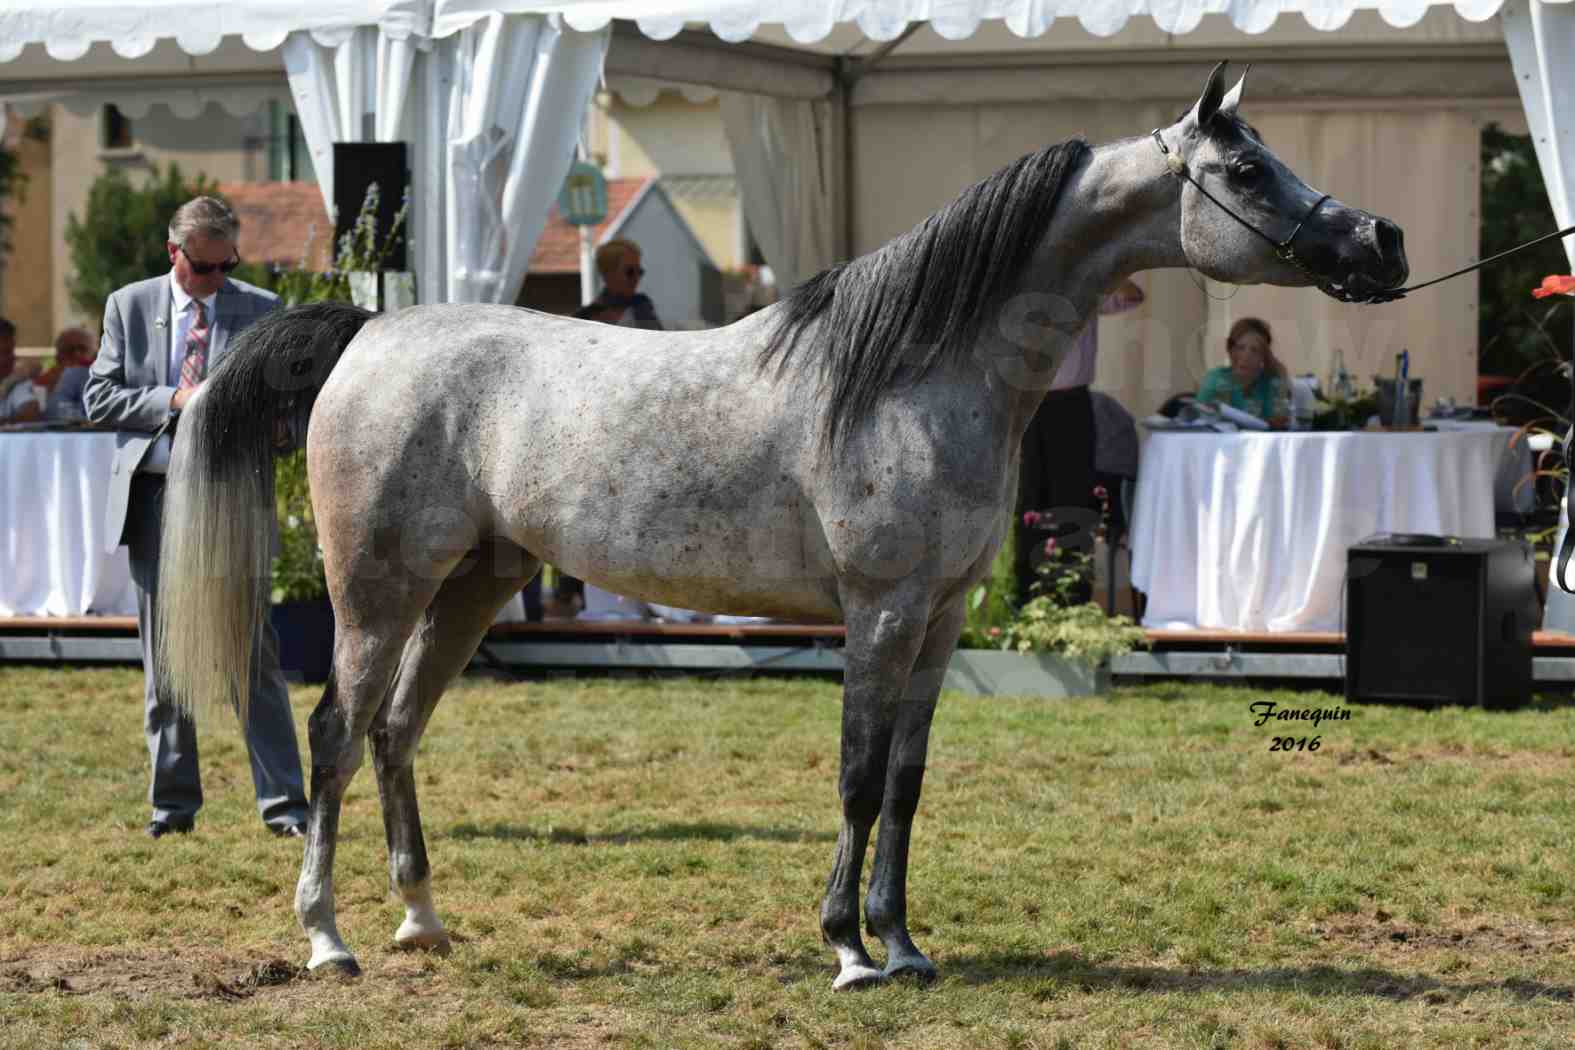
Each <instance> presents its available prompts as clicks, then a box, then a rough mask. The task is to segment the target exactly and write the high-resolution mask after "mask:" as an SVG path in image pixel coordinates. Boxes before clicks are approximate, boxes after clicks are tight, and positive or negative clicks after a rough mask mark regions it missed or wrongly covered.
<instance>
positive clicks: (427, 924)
mask: <svg viewBox="0 0 1575 1050" xmlns="http://www.w3.org/2000/svg"><path fill="white" fill-rule="evenodd" d="M400 896H401V897H403V898H404V899H405V921H404V922H402V923H400V924H399V929H397V930H395V931H394V943H395V944H396V945H398V946H399V947H401V948H404V949H407V950H411V951H429V952H436V953H437V954H438V955H447V954H448V953H449V951H450V950H451V949H452V947H453V946H452V945H450V944H449V940H448V931H447V930H445V929H444V928H443V920H442V919H440V918H438V917H437V912H436V911H435V910H434V909H433V907H432V883H431V882H430V881H427V880H423V881H421V882H418V883H416V884H415V885H413V886H406V887H403V888H402V889H401V890H400Z"/></svg>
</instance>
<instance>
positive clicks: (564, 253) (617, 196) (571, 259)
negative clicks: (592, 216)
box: [530, 177, 655, 274]
mask: <svg viewBox="0 0 1575 1050" xmlns="http://www.w3.org/2000/svg"><path fill="white" fill-rule="evenodd" d="M654 181H655V179H654V177H653V178H643V179H608V180H607V218H606V219H604V220H603V221H602V222H601V224H600V225H597V226H592V227H591V243H592V244H593V245H594V244H598V243H600V242H601V239H602V235H603V234H605V233H606V232H607V228H608V227H609V226H612V225H613V224H614V223H616V222H617V221H618V217H619V216H621V215H622V214H623V213H624V211H626V210H627V209H628V207H629V205H630V204H632V203H634V199H635V198H636V197H638V196H639V195H640V191H641V190H643V189H645V187H646V184H647V183H650V182H654ZM530 272H531V273H535V274H545V273H579V272H580V228H579V227H578V226H571V225H569V224H568V223H566V222H564V221H563V219H562V218H561V217H560V216H559V215H558V206H557V205H556V204H554V205H553V206H552V214H550V215H548V216H547V227H546V229H544V230H542V231H541V239H540V240H539V241H537V242H536V251H535V252H534V253H532V254H531V257H530Z"/></svg>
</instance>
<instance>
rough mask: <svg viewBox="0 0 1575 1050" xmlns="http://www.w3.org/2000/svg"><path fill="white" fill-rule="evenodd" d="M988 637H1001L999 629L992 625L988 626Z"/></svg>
mask: <svg viewBox="0 0 1575 1050" xmlns="http://www.w3.org/2000/svg"><path fill="white" fill-rule="evenodd" d="M990 637H991V638H999V637H1001V629H1000V628H999V627H992V628H990Z"/></svg>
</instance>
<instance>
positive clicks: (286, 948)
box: [0, 669, 1575, 1050]
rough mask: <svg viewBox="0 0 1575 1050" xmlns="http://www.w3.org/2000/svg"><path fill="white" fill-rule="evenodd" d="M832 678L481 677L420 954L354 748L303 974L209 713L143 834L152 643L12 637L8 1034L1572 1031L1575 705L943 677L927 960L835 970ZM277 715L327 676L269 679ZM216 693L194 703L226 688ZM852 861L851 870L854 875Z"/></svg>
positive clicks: (380, 1043)
mask: <svg viewBox="0 0 1575 1050" xmlns="http://www.w3.org/2000/svg"><path fill="white" fill-rule="evenodd" d="M839 695H840V694H839V689H838V687H837V686H835V685H834V684H832V683H829V682H825V681H806V680H789V679H779V680H754V681H748V680H731V679H722V680H710V681H704V682H698V681H694V680H678V679H670V680H632V679H581V680H557V681H552V682H542V683H531V684H526V685H517V684H499V683H497V682H492V681H486V680H473V681H466V682H464V683H462V684H460V685H458V686H456V687H455V689H454V690H452V691H451V692H450V694H449V696H448V697H447V699H446V700H445V701H444V703H443V705H442V706H441V707H440V708H439V709H438V713H437V715H436V717H435V718H434V720H433V724H432V727H431V729H430V730H429V732H428V734H427V737H426V740H425V741H424V742H423V746H422V754H421V758H420V760H419V762H418V765H417V777H418V782H419V784H420V789H421V803H422V809H423V812H424V814H425V817H426V824H425V826H426V835H427V842H428V845H429V849H430V852H431V855H432V863H433V869H434V884H435V888H436V893H437V900H438V908H439V911H440V913H441V914H442V915H443V917H444V918H445V920H446V921H447V922H448V923H449V926H450V929H451V930H452V931H453V932H454V934H455V939H456V945H455V950H454V953H453V954H452V955H451V956H450V957H448V958H444V959H440V958H434V957H430V956H425V955H408V954H402V953H399V952H396V951H395V950H394V949H393V948H392V934H393V931H394V928H395V927H396V926H397V925H398V923H399V920H400V918H401V916H402V909H401V908H400V906H399V904H398V902H397V900H396V899H395V898H394V897H393V896H392V895H391V894H390V893H389V892H388V888H387V861H386V855H385V849H384V844H383V833H382V822H381V817H380V814H379V811H378V802H377V790H376V783H375V779H374V777H373V775H372V771H371V768H370V762H368V765H367V767H366V768H364V769H363V770H362V772H361V773H360V775H359V776H358V778H357V779H356V782H355V784H354V786H353V787H352V789H351V794H350V797H349V799H348V800H347V802H346V805H345V816H344V822H343V826H342V837H341V845H340V851H339V860H338V869H337V876H338V878H337V886H336V888H337V892H338V899H339V920H340V928H341V930H342V931H343V932H344V934H345V936H346V939H347V940H348V941H349V943H350V945H351V947H352V948H353V949H354V950H355V951H356V952H357V953H358V955H359V957H360V960H361V963H362V965H363V966H364V967H365V970H366V974H365V976H364V977H362V978H361V979H360V980H358V981H345V980H342V979H338V978H326V979H312V978H309V977H307V976H305V975H304V974H303V973H301V972H300V970H299V967H300V965H301V964H302V963H304V961H305V959H306V955H307V946H306V942H305V939H304V938H303V937H302V936H301V934H300V932H299V930H298V928H297V927H296V923H295V918H294V915H293V913H292V910H291V901H292V899H293V893H294V887H295V879H296V876H297V874H298V869H299V861H300V846H299V844H298V843H296V842H291V841H288V840H278V839H274V838H272V837H271V836H269V835H267V834H266V833H265V831H264V830H263V828H262V825H261V823H260V821H259V820H258V819H257V816H256V813H255V810H254V808H253V804H252V790H251V782H250V776H249V773H248V772H247V767H246V761H245V753H244V750H243V748H242V747H241V745H240V741H239V739H238V735H237V733H236V731H235V728H234V726H233V723H222V724H211V725H208V726H206V727H205V728H204V730H203V735H202V747H203V751H202V764H203V776H204V785H205V788H206V791H207V796H208V804H207V806H206V808H204V810H203V811H202V813H201V815H200V816H199V817H198V823H197V830H196V832H195V833H194V834H192V835H189V836H179V837H172V838H166V839H164V840H161V841H159V842H156V843H155V842H153V841H151V840H149V839H147V838H146V837H145V836H144V835H143V833H142V826H143V823H144V822H145V821H146V819H147V806H146V802H145V792H146V775H147V755H146V752H145V750H144V746H143V742H142V734H141V677H140V673H138V672H135V671H131V670H125V669H114V670H88V671H55V670H47V669H9V670H0V740H3V741H4V746H3V748H0V800H3V804H0V836H3V842H4V846H3V848H0V1046H3V1047H22V1046H27V1047H49V1048H55V1047H100V1046H155V1045H156V1046H161V1047H162V1046H181V1047H196V1046H210V1045H212V1046H217V1045H223V1046H231V1047H241V1046H245V1047H253V1046H269V1047H272V1046H278V1047H355V1048H379V1047H388V1048H400V1050H407V1048H417V1047H461V1046H512V1045H536V1046H544V1047H604V1046H607V1047H635V1046H650V1047H667V1046H731V1047H774V1046H787V1047H855V1048H874V1047H883V1046H891V1047H904V1048H909V1047H918V1048H927V1047H1045V1048H1051V1047H1235V1046H1242V1047H1370V1048H1375V1050H1377V1048H1383V1050H1388V1048H1395V1047H1450V1048H1453V1047H1463V1046H1484V1047H1486V1046H1492V1047H1500V1046H1506V1047H1511V1046H1512V1047H1549V1048H1553V1047H1558V1048H1565V1047H1568V1046H1570V1045H1571V1043H1572V1041H1575V871H1572V865H1571V858H1572V852H1575V850H1572V847H1575V843H1572V837H1575V831H1572V828H1575V821H1572V815H1575V812H1572V811H1575V807H1572V791H1571V788H1572V773H1575V731H1572V730H1575V706H1571V705H1570V704H1569V703H1568V702H1567V701H1564V700H1559V699H1550V700H1548V701H1546V702H1544V703H1541V704H1539V705H1537V706H1535V707H1534V708H1532V709H1528V710H1524V711H1520V712H1516V713H1509V714H1489V713H1485V712H1480V711H1474V710H1470V711H1467V710H1459V709H1446V710H1443V711H1437V712H1431V713H1429V712H1419V711H1412V710H1407V709H1394V708H1369V707H1362V708H1357V709H1355V711H1354V717H1353V718H1352V719H1351V720H1350V721H1343V722H1333V723H1325V724H1324V725H1323V726H1322V727H1320V730H1318V731H1315V730H1313V729H1312V728H1311V727H1310V726H1308V725H1306V724H1305V723H1301V724H1297V725H1296V726H1295V729H1296V736H1298V737H1302V736H1311V735H1313V734H1314V733H1315V732H1317V734H1318V735H1319V736H1320V737H1321V741H1320V747H1319V749H1318V750H1317V751H1315V752H1311V753H1309V752H1306V751H1299V752H1294V751H1293V752H1291V753H1281V752H1272V753H1271V752H1270V751H1269V747H1270V742H1271V738H1272V737H1273V736H1276V735H1283V733H1284V732H1285V731H1286V730H1285V728H1283V727H1282V726H1280V725H1279V724H1276V723H1270V724H1269V725H1266V726H1262V727H1259V726H1255V725H1254V724H1253V721H1254V719H1253V716H1252V714H1251V712H1250V711H1249V710H1248V705H1249V704H1251V703H1252V702H1254V701H1258V700H1264V699H1273V700H1275V701H1277V702H1278V703H1280V704H1282V705H1293V706H1298V707H1300V706H1319V707H1331V706H1334V705H1336V704H1337V703H1339V700H1338V699H1337V698H1336V697H1334V696H1330V695H1328V694H1322V693H1310V692H1273V693H1270V692H1265V691H1262V690H1255V689H1250V688H1225V687H1219V686H1208V685H1200V684H1194V683H1179V682H1178V683H1166V684H1156V685H1150V686H1145V687H1142V688H1131V689H1118V690H1116V691H1114V692H1113V693H1112V694H1110V695H1108V696H1105V697H1100V698H1095V699H1088V700H1076V701H1054V702H1048V701H1035V700H999V699H997V700H977V699H969V698H965V697H962V696H958V695H951V694H948V696H947V697H946V698H944V699H943V701H942V706H941V710H940V713H939V715H938V716H937V719H936V727H935V731H934V734H933V736H932V745H931V751H930V759H931V761H930V771H929V776H928V780H927V782H926V785H925V787H926V792H925V798H924V802H923V804H922V805H921V807H920V810H919V820H918V823H917V824H916V830H915V834H914V860H913V866H912V872H911V876H910V881H909V887H910V918H911V921H912V926H913V929H914V935H915V939H916V940H917V941H918V942H919V944H920V946H921V947H923V948H924V949H925V950H926V951H928V952H929V953H930V955H931V956H932V958H934V959H935V961H936V963H937V964H938V965H939V967H940V969H941V979H940V980H939V981H938V982H936V983H935V984H933V985H930V986H928V987H925V986H920V985H916V984H912V983H901V984H897V985H894V986H889V987H885V988H879V989H873V990H868V991H863V992H856V993H852V994H834V993H833V992H832V991H831V980H832V977H833V976H834V975H835V966H834V964H833V959H832V956H831V953H830V952H829V951H828V950H827V949H825V948H824V947H823V946H822V945H821V943H820V935H819V929H818V924H817V918H816V913H817V907H818V903H819V899H820V895H821V892H822V890H823V888H824V884H825V878H826V875H827V873H828V871H829V870H830V864H831V857H832V848H833V841H834V838H835V833H836V830H837V825H838V804H837V799H836V789H835V780H836V767H837V754H838V743H837V726H838V710H839ZM293 696H294V700H295V711H296V719H297V727H298V732H300V734H301V740H302V745H303V747H304V745H305V720H306V715H307V713H308V711H309V710H310V708H311V705H312V704H313V703H315V701H316V694H315V691H309V690H296V691H295V692H294V694H293ZM215 721H216V722H218V720H215ZM866 873H867V867H866Z"/></svg>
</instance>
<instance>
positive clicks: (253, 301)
mask: <svg viewBox="0 0 1575 1050" xmlns="http://www.w3.org/2000/svg"><path fill="white" fill-rule="evenodd" d="M239 231H240V223H239V221H238V220H237V219H236V217H235V214H234V213H233V212H232V211H230V209H229V207H228V206H226V205H225V204H224V203H223V202H222V201H218V200H215V199H214V198H212V197H197V198H195V199H194V200H191V201H188V202H186V203H185V204H183V205H181V207H180V208H179V209H178V210H177V211H176V212H175V216H174V218H173V219H171V220H170V227H169V241H168V243H167V245H166V246H167V248H168V249H169V256H170V272H169V273H167V274H164V275H162V276H159V277H152V278H149V279H148V280H146V281H138V282H137V283H135V284H129V285H127V286H126V287H124V288H122V289H120V290H119V291H117V292H115V293H114V294H113V295H111V296H110V297H109V302H108V303H107V304H106V305H105V308H104V338H103V342H102V344H101V345H100V348H99V353H98V360H97V361H96V362H94V364H93V369H92V373H91V374H90V375H89V377H88V381H87V387H86V389H85V390H84V391H83V401H84V403H85V405H86V407H87V415H88V419H90V420H92V421H93V422H95V423H112V424H114V425H115V426H117V427H119V428H120V433H119V434H118V435H117V437H116V440H117V442H118V444H119V448H118V450H117V452H116V455H115V463H114V467H113V469H112V472H111V475H110V479H109V482H110V500H109V522H108V524H109V532H108V535H109V537H110V544H111V549H113V548H114V547H115V546H119V545H120V544H125V545H126V546H127V547H129V548H130V554H131V577H132V582H133V583H134V584H135V585H136V589H137V627H138V630H139V632H140V634H141V636H142V674H143V682H144V703H145V712H144V719H143V728H144V730H145V731H146V733H147V737H148V754H149V756H150V758H151V759H152V764H153V776H152V785H151V787H150V788H149V791H148V795H149V801H151V802H152V804H153V816H152V819H151V820H150V821H149V822H148V827H147V831H148V834H149V835H151V836H153V837H154V838H159V837H161V836H163V835H166V834H169V833H170V832H184V831H190V830H191V829H192V826H193V824H194V822H195V819H196V815H197V810H198V809H199V808H201V806H202V782H201V779H200V778H199V775H198V770H197V733H196V729H195V727H194V726H193V725H192V722H191V720H190V719H189V718H188V717H186V716H184V715H183V714H181V712H180V711H179V709H178V708H176V707H175V706H174V705H173V704H170V703H167V702H165V701H164V700H163V699H162V698H161V697H160V695H159V694H160V692H161V690H160V689H159V683H158V681H157V675H156V670H157V669H156V667H155V664H154V652H155V647H154V639H153V629H154V626H153V625H154V621H155V609H154V601H155V599H156V597H157V594H158V581H159V572H160V565H159V541H160V536H161V532H162V529H161V522H162V516H163V506H164V474H165V470H166V469H167V467H168V465H169V458H170V440H171V434H172V432H173V430H174V428H175V426H176V425H177V421H178V420H179V418H180V411H181V409H182V408H183V407H185V405H186V402H187V401H188V400H190V398H191V396H192V395H193V394H194V393H196V389H197V387H198V386H199V385H201V383H202V381H203V380H204V379H205V378H206V377H207V375H208V373H209V372H211V371H212V370H213V368H215V367H216V366H217V365H218V364H219V362H220V361H222V360H223V359H224V352H225V348H226V347H227V346H228V345H229V343H230V341H231V340H232V339H234V338H235V336H236V335H237V334H238V333H240V332H242V331H244V330H245V328H246V326H247V325H249V324H251V323H252V322H253V321H254V320H256V319H257V318H259V317H261V316H263V315H264V314H266V313H268V312H269V311H270V310H272V309H274V308H275V307H276V306H278V305H279V299H278V297H277V296H275V295H273V294H272V293H271V292H266V291H264V290H262V289H260V288H254V287H253V286H251V285H249V284H245V283H243V282H240V281H232V280H230V279H229V277H228V276H227V275H228V273H229V272H230V271H231V270H233V269H234V268H235V267H236V266H237V265H238V264H239V262H240V257H239V256H238V255H237V254H236V251H235V242H236V236H237V234H238V233H239ZM163 568H164V570H165V571H170V572H179V571H180V568H181V567H180V566H178V565H172V566H165V567H163ZM252 666H253V668H254V671H253V677H252V682H251V700H250V715H249V718H248V722H249V724H248V725H247V727H246V745H247V750H248V751H249V752H250V754H251V765H252V782H253V784H254V785H255V786H256V789H257V809H258V811H259V812H260V813H261V814H262V818H263V822H264V823H265V824H267V825H268V827H269V828H270V829H272V830H273V831H274V833H275V834H279V835H286V836H290V837H297V838H298V837H301V836H302V834H303V833H304V830H305V825H306V794H305V791H304V790H303V788H302V781H301V756H300V751H299V750H298V749H297V746H296V740H295V723H294V721H293V719H292V717H291V713H290V704H289V696H288V694H287V693H286V691H285V684H284V675H283V674H282V673H281V672H280V670H279V656H278V639H277V638H276V637H275V635H274V633H273V629H272V627H270V626H269V625H268V623H267V621H266V620H264V622H263V631H262V636H261V637H260V638H259V640H258V651H257V652H256V653H254V655H253V658H252Z"/></svg>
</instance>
